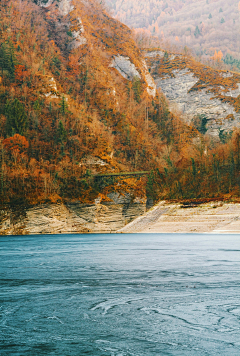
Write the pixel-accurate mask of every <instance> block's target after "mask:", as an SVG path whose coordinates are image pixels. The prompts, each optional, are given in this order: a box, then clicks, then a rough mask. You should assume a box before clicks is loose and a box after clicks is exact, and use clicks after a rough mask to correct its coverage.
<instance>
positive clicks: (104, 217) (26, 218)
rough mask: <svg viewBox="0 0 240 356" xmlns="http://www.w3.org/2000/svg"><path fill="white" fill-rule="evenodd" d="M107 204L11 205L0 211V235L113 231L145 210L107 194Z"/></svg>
mask: <svg viewBox="0 0 240 356" xmlns="http://www.w3.org/2000/svg"><path fill="white" fill-rule="evenodd" d="M110 197H111V199H112V201H111V202H106V203H101V202H100V201H96V202H95V204H81V203H78V202H75V203H67V204H43V205H38V206H33V207H24V206H15V207H14V209H10V208H5V209H2V210H1V211H0V234H2V235H22V234H60V233H65V234H66V233H103V232H105V233H109V232H116V231H117V230H118V229H121V228H122V227H123V226H125V225H126V224H128V223H129V222H130V221H132V220H133V219H135V218H136V217H138V216H139V215H142V214H144V213H145V211H146V201H144V200H135V201H131V197H130V195H129V196H124V197H123V196H119V195H118V194H110Z"/></svg>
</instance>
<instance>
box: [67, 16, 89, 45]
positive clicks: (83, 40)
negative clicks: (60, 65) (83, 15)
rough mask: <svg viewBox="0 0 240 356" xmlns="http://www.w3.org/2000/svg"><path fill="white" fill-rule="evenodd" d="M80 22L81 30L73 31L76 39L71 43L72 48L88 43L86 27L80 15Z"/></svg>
mask: <svg viewBox="0 0 240 356" xmlns="http://www.w3.org/2000/svg"><path fill="white" fill-rule="evenodd" d="M78 23H79V30H78V31H73V32H72V36H73V38H74V40H73V41H72V43H71V44H70V45H69V48H70V49H74V48H78V47H80V46H82V45H83V44H85V43H87V39H86V37H84V35H83V33H84V27H83V24H82V20H81V19H80V17H79V18H78Z"/></svg>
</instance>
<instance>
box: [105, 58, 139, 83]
mask: <svg viewBox="0 0 240 356" xmlns="http://www.w3.org/2000/svg"><path fill="white" fill-rule="evenodd" d="M110 67H113V68H115V69H117V71H118V72H119V73H120V74H121V75H122V76H123V77H124V78H125V79H128V80H132V79H133V78H134V77H137V78H139V79H140V78H141V75H140V73H139V72H138V71H137V69H136V67H135V65H134V64H133V63H132V62H131V61H130V59H129V58H128V57H124V56H120V55H118V56H114V59H113V61H112V63H111V65H110Z"/></svg>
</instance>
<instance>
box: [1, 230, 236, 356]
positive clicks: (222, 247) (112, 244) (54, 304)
mask: <svg viewBox="0 0 240 356" xmlns="http://www.w3.org/2000/svg"><path fill="white" fill-rule="evenodd" d="M0 249H1V252H0V283H1V290H0V355H11V356H12V355H24V356H28V355H31V356H32V355H33V356H35V355H59V356H72V355H73V356H75V355H76V356H82V355H91V356H100V355H101V356H104V355H109V356H148V355H179V356H185V355H189V356H190V355H191V356H198V355H199V356H204V355H223V356H228V355H229V356H235V355H236V356H239V355H240V235H228V236H227V235H197V234H196V235H194V234H188V235H184V234H182V235H181V234H178V235H177V234H152V235H150V234H149V235H146V234H132V235H129V234H128V235H123V234H121V235H120V234H119V235H117V234H112V235H104V234H103V235H58V236H55V235H54V236H18V237H13V236H8V237H1V238H0Z"/></svg>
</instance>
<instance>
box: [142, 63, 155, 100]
mask: <svg viewBox="0 0 240 356" xmlns="http://www.w3.org/2000/svg"><path fill="white" fill-rule="evenodd" d="M142 64H143V70H144V77H145V81H146V83H147V85H148V87H147V92H148V94H149V95H151V96H153V97H155V96H156V92H157V87H156V84H155V82H154V79H153V77H152V76H151V74H150V73H149V71H148V67H147V64H146V62H145V60H143V61H142Z"/></svg>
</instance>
